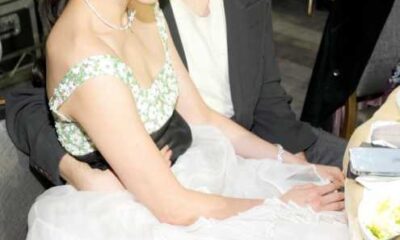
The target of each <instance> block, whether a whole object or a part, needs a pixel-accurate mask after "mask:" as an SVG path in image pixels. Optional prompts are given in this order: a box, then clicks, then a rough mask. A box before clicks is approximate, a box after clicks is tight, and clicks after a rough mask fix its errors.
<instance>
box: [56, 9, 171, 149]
mask: <svg viewBox="0 0 400 240" xmlns="http://www.w3.org/2000/svg"><path fill="white" fill-rule="evenodd" d="M155 13H156V20H157V26H158V29H159V32H160V37H161V41H162V44H163V46H164V50H165V64H164V66H163V67H162V69H161V70H160V72H159V73H158V75H157V76H156V78H155V79H154V81H153V83H152V85H151V86H150V87H149V88H142V87H141V86H140V85H139V84H138V82H137V81H136V79H135V77H134V74H133V72H132V70H131V69H130V68H129V66H127V65H126V64H125V63H124V62H122V61H121V60H120V59H118V58H117V57H114V56H111V55H99V56H92V57H89V58H87V59H84V60H83V61H81V62H80V63H79V64H77V65H75V66H74V67H72V68H71V69H70V70H69V71H68V73H67V74H66V75H65V77H64V78H63V80H62V81H61V82H60V84H59V85H58V87H57V88H56V89H55V91H54V95H53V97H52V98H51V99H50V101H49V106H50V110H51V111H52V112H53V115H54V117H55V120H56V123H55V127H56V131H57V135H58V140H59V141H60V143H61V144H62V145H63V147H64V148H65V149H66V150H67V151H68V152H69V153H70V154H72V155H74V156H81V155H85V154H88V153H90V152H93V151H95V150H96V147H95V146H94V144H93V143H92V141H91V140H90V138H89V137H88V136H87V134H86V133H85V132H84V130H83V129H82V128H81V126H79V124H77V123H76V122H73V121H71V120H70V119H68V118H67V117H65V116H64V115H63V114H62V113H60V112H59V111H58V109H59V108H60V106H61V105H62V104H63V103H64V102H65V101H66V100H67V99H68V98H69V97H70V96H71V95H72V93H73V92H74V91H75V90H76V89H77V88H78V87H79V86H80V85H82V84H83V83H84V82H85V81H86V80H88V79H91V78H95V77H99V76H113V77H117V78H119V79H121V80H122V81H123V82H124V83H125V84H127V85H128V86H129V88H130V89H131V91H132V93H133V96H134V98H135V101H136V106H137V110H138V113H139V116H140V118H141V120H142V122H143V124H144V127H145V129H146V130H147V132H148V133H152V132H155V131H157V130H158V129H160V128H161V127H162V126H163V125H164V124H165V123H166V122H167V121H168V119H169V118H170V117H171V115H172V113H173V111H174V109H175V105H176V101H177V98H178V84H177V78H176V75H175V72H174V70H173V67H172V64H171V60H170V57H169V52H168V47H167V41H168V32H167V27H166V22H165V18H164V16H163V14H162V12H161V10H160V9H159V7H158V4H156V6H155Z"/></svg>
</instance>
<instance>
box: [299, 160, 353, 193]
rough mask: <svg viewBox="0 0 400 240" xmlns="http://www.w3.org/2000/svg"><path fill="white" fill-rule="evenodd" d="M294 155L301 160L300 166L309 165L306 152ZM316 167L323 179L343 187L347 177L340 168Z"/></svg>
mask: <svg viewBox="0 0 400 240" xmlns="http://www.w3.org/2000/svg"><path fill="white" fill-rule="evenodd" d="M294 155H295V156H296V157H297V158H298V159H299V161H300V164H301V163H308V161H307V158H306V155H305V154H304V152H299V153H296V154H294ZM315 167H316V170H317V172H318V174H319V175H320V176H321V177H323V178H325V179H328V180H329V181H331V182H336V183H338V184H341V185H342V186H343V184H344V179H345V177H344V174H343V172H342V171H341V170H340V169H339V168H337V167H333V166H327V165H320V164H315Z"/></svg>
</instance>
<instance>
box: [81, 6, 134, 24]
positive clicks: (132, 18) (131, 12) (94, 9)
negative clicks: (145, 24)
mask: <svg viewBox="0 0 400 240" xmlns="http://www.w3.org/2000/svg"><path fill="white" fill-rule="evenodd" d="M84 1H85V3H86V5H87V6H88V7H89V9H90V10H91V11H92V12H93V13H94V15H96V17H97V18H98V19H99V20H100V21H101V22H102V23H104V24H105V25H107V26H108V27H110V28H112V29H114V30H119V31H125V30H127V29H129V28H131V26H132V24H133V20H134V19H135V13H136V12H135V11H132V10H128V11H127V14H128V22H127V23H126V24H124V25H122V26H116V25H114V24H112V23H109V22H108V21H107V20H106V19H104V18H103V17H102V16H101V15H100V13H99V12H98V11H97V9H96V8H95V6H93V4H91V3H90V2H89V0H84Z"/></svg>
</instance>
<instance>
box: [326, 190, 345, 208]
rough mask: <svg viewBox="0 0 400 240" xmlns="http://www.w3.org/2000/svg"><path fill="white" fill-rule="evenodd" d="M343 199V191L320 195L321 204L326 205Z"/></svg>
mask: <svg viewBox="0 0 400 240" xmlns="http://www.w3.org/2000/svg"><path fill="white" fill-rule="evenodd" d="M343 200H344V193H342V192H332V193H329V194H326V195H324V196H322V198H321V205H328V204H331V203H335V202H341V201H343Z"/></svg>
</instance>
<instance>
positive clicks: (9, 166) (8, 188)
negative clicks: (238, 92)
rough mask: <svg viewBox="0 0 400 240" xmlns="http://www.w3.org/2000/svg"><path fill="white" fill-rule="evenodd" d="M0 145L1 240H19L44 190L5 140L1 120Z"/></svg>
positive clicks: (24, 158) (25, 162)
mask: <svg viewBox="0 0 400 240" xmlns="http://www.w3.org/2000/svg"><path fill="white" fill-rule="evenodd" d="M0 146H1V147H0V239H13V240H20V239H21V240H22V239H25V238H26V230H27V216H28V212H29V208H30V206H31V205H32V203H33V202H34V200H35V198H36V197H37V196H38V195H39V194H40V193H41V192H43V190H44V187H43V186H42V185H41V184H40V183H39V181H38V180H36V178H35V177H34V175H33V174H32V172H31V171H30V170H29V163H28V157H27V156H26V155H24V154H22V153H21V152H19V151H18V150H17V149H16V148H15V147H14V145H13V143H12V142H11V140H10V138H9V137H8V134H7V131H6V128H5V121H0Z"/></svg>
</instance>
